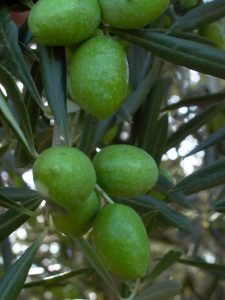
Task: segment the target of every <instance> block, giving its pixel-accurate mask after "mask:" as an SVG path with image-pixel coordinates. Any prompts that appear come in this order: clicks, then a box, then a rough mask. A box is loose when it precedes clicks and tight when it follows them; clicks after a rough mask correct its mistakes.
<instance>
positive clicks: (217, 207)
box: [210, 199, 225, 213]
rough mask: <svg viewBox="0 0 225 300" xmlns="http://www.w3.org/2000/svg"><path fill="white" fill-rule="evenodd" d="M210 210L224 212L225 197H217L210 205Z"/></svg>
mask: <svg viewBox="0 0 225 300" xmlns="http://www.w3.org/2000/svg"><path fill="white" fill-rule="evenodd" d="M210 210H214V211H217V212H220V213H225V199H222V200H221V199H219V200H218V201H216V202H214V203H213V204H212V205H211V207H210Z"/></svg>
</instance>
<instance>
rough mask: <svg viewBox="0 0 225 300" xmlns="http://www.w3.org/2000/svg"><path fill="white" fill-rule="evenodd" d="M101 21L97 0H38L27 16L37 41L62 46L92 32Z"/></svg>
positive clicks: (86, 36) (73, 42) (81, 39)
mask: <svg viewBox="0 0 225 300" xmlns="http://www.w3.org/2000/svg"><path fill="white" fill-rule="evenodd" d="M100 22H101V12H100V7H99V4H98V0H82V1H80V0H57V1H55V0H39V1H38V2H37V4H36V5H34V6H33V8H32V9H31V12H30V16H29V19H28V25H29V28H30V31H31V32H32V34H33V35H34V37H35V38H36V39H37V41H38V42H40V43H43V44H46V45H55V46H64V45H73V44H79V43H80V42H82V41H84V40H86V39H87V38H89V37H91V36H93V35H94V34H95V32H96V30H97V28H98V26H99V24H100Z"/></svg>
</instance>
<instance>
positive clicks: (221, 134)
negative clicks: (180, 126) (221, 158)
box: [185, 127, 225, 157]
mask: <svg viewBox="0 0 225 300" xmlns="http://www.w3.org/2000/svg"><path fill="white" fill-rule="evenodd" d="M224 139H225V127H223V128H220V129H219V130H217V131H216V132H214V133H213V134H211V135H210V136H208V137H207V138H205V139H204V140H203V141H202V142H201V143H200V144H199V145H198V146H196V147H195V148H194V149H193V150H192V151H191V152H189V153H188V154H187V155H186V156H185V157H188V156H190V155H193V154H195V153H197V152H199V151H202V150H205V149H207V148H209V147H211V146H213V145H215V144H217V143H219V142H222V141H224Z"/></svg>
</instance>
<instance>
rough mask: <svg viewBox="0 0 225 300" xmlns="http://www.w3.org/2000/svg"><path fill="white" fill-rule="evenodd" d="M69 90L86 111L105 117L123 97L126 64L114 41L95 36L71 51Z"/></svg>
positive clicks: (125, 86)
mask: <svg viewBox="0 0 225 300" xmlns="http://www.w3.org/2000/svg"><path fill="white" fill-rule="evenodd" d="M70 82H71V90H72V94H73V96H74V98H75V100H76V101H77V102H78V103H79V104H80V106H81V107H82V108H83V109H84V110H85V111H87V112H88V113H90V114H92V115H94V116H97V117H99V118H102V119H105V118H107V117H109V116H110V115H111V114H112V113H114V112H115V111H116V110H117V109H118V108H119V106H120V105H121V104H122V103H123V101H124V100H125V98H126V96H127V87H128V64H127V59H126V54H125V52H124V50H123V47H122V46H121V45H120V43H118V42H117V41H116V40H114V39H113V38H110V37H106V36H96V37H93V38H91V39H90V40H88V41H87V42H85V43H83V44H82V45H81V46H80V47H79V48H78V49H77V50H76V52H75V54H74V56H73V58H72V62H71V67H70Z"/></svg>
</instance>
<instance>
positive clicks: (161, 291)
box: [135, 280, 182, 300]
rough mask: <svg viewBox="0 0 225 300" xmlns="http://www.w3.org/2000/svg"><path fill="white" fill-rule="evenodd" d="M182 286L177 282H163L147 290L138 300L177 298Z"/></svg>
mask: <svg viewBox="0 0 225 300" xmlns="http://www.w3.org/2000/svg"><path fill="white" fill-rule="evenodd" d="M181 288H182V286H181V285H180V283H178V282H176V281H175V280H168V281H162V282H159V283H155V284H154V285H152V286H150V287H149V288H147V289H145V290H144V291H143V292H142V293H141V294H140V295H138V296H137V297H136V298H135V299H136V300H168V299H170V298H171V297H174V296H176V295H177V294H179V292H180V291H181Z"/></svg>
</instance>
